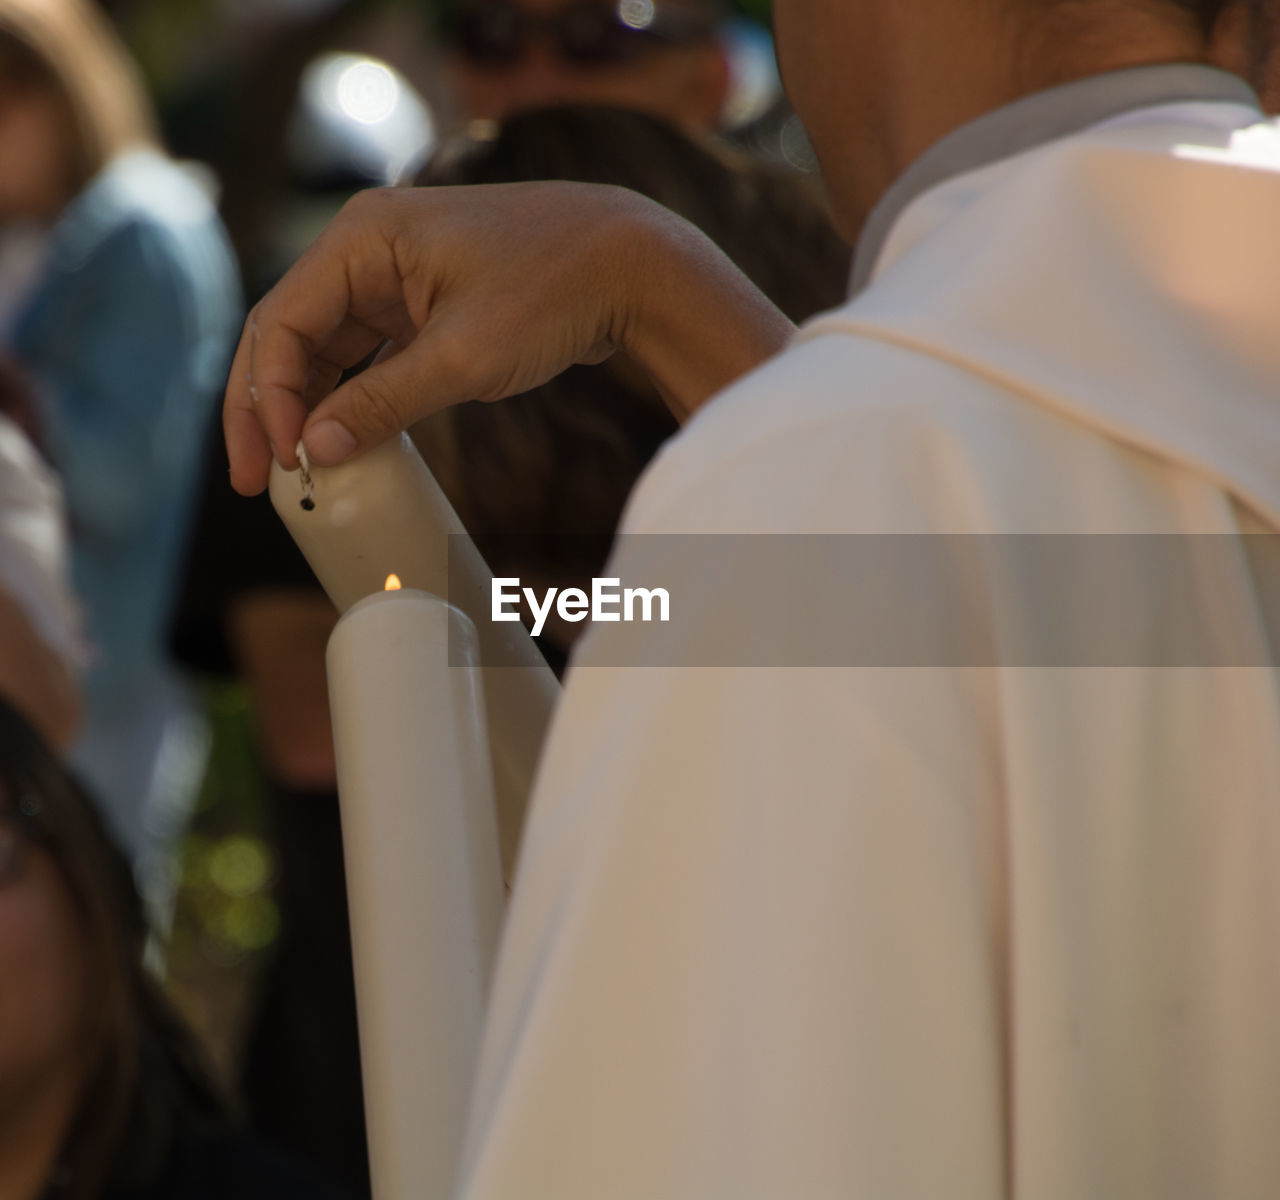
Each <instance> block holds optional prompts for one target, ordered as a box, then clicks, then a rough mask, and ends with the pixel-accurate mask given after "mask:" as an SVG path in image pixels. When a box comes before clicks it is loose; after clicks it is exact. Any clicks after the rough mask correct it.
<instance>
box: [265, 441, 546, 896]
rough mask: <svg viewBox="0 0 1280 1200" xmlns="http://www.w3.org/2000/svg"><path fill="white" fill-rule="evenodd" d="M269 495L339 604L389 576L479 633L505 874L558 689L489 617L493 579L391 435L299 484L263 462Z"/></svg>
mask: <svg viewBox="0 0 1280 1200" xmlns="http://www.w3.org/2000/svg"><path fill="white" fill-rule="evenodd" d="M270 491H271V501H272V503H273V504H274V506H275V509H276V512H277V513H279V515H280V518H281V520H282V521H284V523H285V525H286V526H287V527H288V529H289V532H290V533H291V534H292V535H293V538H294V541H296V542H297V543H298V546H299V548H300V549H301V550H302V553H303V554H304V556H305V557H306V559H307V562H308V563H310V565H311V569H312V570H313V571H314V572H315V573H316V578H317V579H318V580H319V581H320V584H321V586H322V587H323V588H324V589H325V591H326V592H327V593H328V595H329V598H330V599H331V600H332V601H333V603H334V606H335V607H336V608H337V609H338V611H339V612H346V610H347V609H348V608H350V607H351V606H352V605H353V604H355V603H356V602H357V601H358V600H360V599H362V598H363V597H365V596H369V595H373V594H375V593H377V592H380V591H381V590H382V585H383V581H384V580H385V579H386V577H387V576H388V575H389V574H391V573H392V572H394V573H395V574H397V575H398V576H399V577H400V579H401V580H402V582H403V584H404V586H405V587H406V588H418V589H421V590H422V591H424V592H429V593H431V594H433V595H437V596H447V597H448V598H449V599H450V600H451V601H452V602H453V603H454V604H456V605H457V606H458V607H459V608H460V609H461V610H462V611H463V612H465V613H466V614H467V615H468V616H470V617H471V619H472V621H473V622H474V623H475V625H476V627H477V628H478V630H479V631H480V649H481V659H482V663H483V674H484V694H485V704H486V708H487V710H488V718H489V730H490V738H491V744H490V754H491V758H492V761H493V775H494V790H495V797H496V803H497V808H498V826H499V836H500V844H501V849H502V861H503V867H504V872H505V876H506V878H507V880H508V881H510V879H511V877H512V874H513V872H514V867H515V858H516V850H517V848H518V845H519V840H520V830H521V827H522V825H523V822H524V812H525V807H526V805H527V803H528V796H529V791H530V788H531V786H532V781H533V774H534V770H535V768H536V766H537V762H538V756H539V754H540V753H541V750H542V742H543V739H544V738H545V736H546V731H547V726H548V725H549V723H550V720H551V711H552V709H553V708H554V706H555V701H556V698H557V697H558V695H559V691H560V689H559V685H558V684H557V682H556V678H555V675H554V674H553V673H552V672H551V670H550V669H549V668H548V667H547V665H546V662H545V661H544V660H543V658H542V656H541V654H540V653H539V652H538V649H537V647H536V646H535V645H534V644H533V642H532V641H531V640H530V639H529V636H528V634H527V633H526V632H525V630H524V627H523V626H522V625H519V624H504V623H495V622H493V621H492V620H490V603H491V597H490V584H491V581H492V578H493V576H492V574H491V572H490V571H489V569H488V567H487V566H485V563H484V560H483V559H482V558H481V557H480V554H479V552H478V551H477V550H476V548H475V546H474V544H473V543H472V542H471V540H470V538H468V537H467V536H466V531H465V530H464V529H463V527H462V522H461V521H460V520H459V519H458V515H457V513H455V512H454V510H453V506H452V505H451V504H450V503H449V501H448V498H447V497H446V496H445V494H444V492H443V491H442V490H441V488H440V485H439V484H438V483H437V482H436V479H435V476H433V475H432V474H431V472H430V471H429V470H428V469H427V466H426V464H425V463H424V462H423V461H422V456H421V455H420V454H419V453H418V451H417V449H416V448H415V447H414V445H413V443H412V442H411V441H410V440H409V438H408V436H407V435H405V434H402V435H401V436H400V437H398V438H393V439H392V440H391V441H389V442H385V443H383V444H382V445H381V446H378V447H376V448H375V449H373V450H370V451H368V452H367V453H365V454H362V455H361V456H360V457H359V458H356V459H353V460H352V461H351V462H348V463H343V464H341V465H340V466H337V467H315V468H312V470H311V471H310V486H307V485H306V484H305V483H304V480H303V476H302V473H301V471H286V470H285V469H284V468H283V467H281V466H280V464H279V463H275V464H273V466H272V469H271V484H270ZM451 542H452V549H453V554H452V561H451V556H450V545H451ZM451 566H452V567H453V577H452V578H450V567H451Z"/></svg>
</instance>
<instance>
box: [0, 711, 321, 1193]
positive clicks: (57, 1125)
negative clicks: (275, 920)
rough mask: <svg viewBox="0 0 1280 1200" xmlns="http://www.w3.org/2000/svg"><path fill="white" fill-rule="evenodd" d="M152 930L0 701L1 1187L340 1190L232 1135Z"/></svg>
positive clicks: (84, 816)
mask: <svg viewBox="0 0 1280 1200" xmlns="http://www.w3.org/2000/svg"><path fill="white" fill-rule="evenodd" d="M146 935H147V926H146V922H145V920H144V917H143V911H142V906H141V903H140V900H139V897H138V893H137V891H136V890H135V888H134V883H133V879H132V875H131V872H130V868H129V864H128V862H127V861H126V860H125V859H124V857H123V856H122V855H121V854H120V853H119V851H118V850H117V849H116V848H115V846H114V845H113V843H112V842H111V840H110V838H109V837H108V835H107V832H106V829H105V828H104V826H103V823H102V819H101V817H100V816H99V814H98V812H97V811H96V808H95V806H94V805H93V803H92V802H91V801H90V800H89V798H88V796H87V795H86V793H85V792H84V791H83V789H82V788H81V787H80V786H79V784H77V782H76V781H75V779H74V778H73V777H72V776H71V775H70V774H69V773H68V772H67V771H66V770H65V769H64V768H63V767H62V765H61V764H60V763H59V761H58V759H57V758H56V757H55V756H54V754H53V752H52V751H51V750H50V748H49V747H48V745H47V744H46V743H45V742H44V740H43V739H42V738H41V737H40V736H39V735H38V734H37V733H36V732H35V731H34V729H33V728H32V727H31V726H30V725H29V724H28V723H27V721H26V720H25V719H24V718H23V717H21V716H20V715H19V714H18V712H17V710H16V709H14V708H13V707H12V706H11V705H10V704H9V703H8V702H7V701H4V700H0V981H3V982H2V983H0V1196H3V1197H4V1198H5V1200H162V1198H164V1200H168V1198H170V1197H183V1198H184V1200H221V1198H227V1200H230V1198H231V1197H235V1198H236V1200H251V1198H252V1197H307V1200H312V1198H315V1200H324V1198H325V1197H332V1196H334V1195H335V1193H334V1192H333V1191H331V1190H330V1188H329V1187H327V1186H326V1185H325V1183H324V1182H323V1181H320V1180H317V1179H315V1178H314V1177H312V1176H310V1175H304V1174H302V1173H300V1172H299V1171H298V1170H297V1169H295V1168H294V1167H293V1166H292V1165H291V1164H290V1163H288V1162H287V1161H285V1160H282V1159H278V1158H277V1157H275V1156H274V1155H273V1154H271V1153H270V1152H268V1151H266V1150H265V1149H263V1148H261V1147H259V1146H257V1145H255V1144H254V1143H252V1142H250V1141H248V1140H246V1139H244V1138H241V1137H239V1136H238V1135H236V1134H234V1133H232V1132H231V1125H230V1121H229V1118H228V1110H227V1105H226V1102H225V1100H224V1099H223V1097H222V1095H221V1093H220V1092H219V1089H218V1088H217V1086H216V1085H215V1083H214V1082H213V1080H212V1077H211V1075H210V1073H209V1071H208V1069H207V1068H206V1066H205V1064H204V1062H203V1059H202V1056H201V1054H200V1052H199V1049H198V1047H197V1045H196V1043H195V1041H194V1039H193V1038H192V1036H191V1034H190V1032H189V1031H188V1029H187V1028H186V1027H185V1026H184V1025H183V1023H182V1021H181V1020H180V1019H179V1017H178V1015H177V1014H176V1012H175V1011H174V1010H173V1008H172V1007H171V1005H170V1004H169V1002H168V1000H167V999H166V998H165V996H164V995H163V993H162V992H161V990H160V988H159V986H158V985H157V983H156V982H155V980H154V979H152V977H151V976H150V975H149V974H148V972H147V971H146V969H145V968H144V967H143V964H142V955H143V944H144V942H145V940H146Z"/></svg>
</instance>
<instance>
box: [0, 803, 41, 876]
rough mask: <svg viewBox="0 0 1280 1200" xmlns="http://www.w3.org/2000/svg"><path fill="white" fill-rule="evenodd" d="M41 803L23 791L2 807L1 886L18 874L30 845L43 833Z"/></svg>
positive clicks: (0, 820) (0, 836)
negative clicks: (11, 803) (13, 802)
mask: <svg viewBox="0 0 1280 1200" xmlns="http://www.w3.org/2000/svg"><path fill="white" fill-rule="evenodd" d="M42 807H43V806H42V805H41V803H40V800H39V797H37V796H35V795H33V794H31V793H29V792H23V793H20V794H19V795H18V796H17V798H16V801H15V804H14V805H13V806H12V807H11V806H9V805H5V806H3V807H0V887H3V886H4V885H5V884H8V883H12V882H13V880H15V879H17V878H18V876H19V875H20V874H21V873H22V862H23V856H24V854H25V853H26V849H27V847H28V846H29V845H30V844H31V843H32V842H34V841H37V840H39V839H40V838H41V837H42V836H43V832H42V830H41V828H40V826H39V823H38V822H39V817H40V813H41V811H42Z"/></svg>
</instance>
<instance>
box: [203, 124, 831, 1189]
mask: <svg viewBox="0 0 1280 1200" xmlns="http://www.w3.org/2000/svg"><path fill="white" fill-rule="evenodd" d="M420 178H421V181H422V182H424V183H430V184H443V183H463V182H469V183H478V182H486V181H487V182H499V181H517V180H526V179H574V180H587V181H595V182H607V183H614V184H618V185H620V186H624V187H630V188H633V189H635V190H637V191H639V192H642V193H644V194H646V195H649V196H651V197H654V198H657V199H660V200H661V201H663V202H665V203H666V204H668V205H670V206H671V207H672V208H673V209H675V210H676V211H678V212H680V213H682V214H684V215H685V216H687V217H688V218H689V219H690V220H692V221H694V222H696V223H697V224H699V225H700V226H701V227H702V228H703V229H704V230H705V231H706V232H707V233H708V234H709V235H710V236H711V237H712V238H713V239H714V240H716V241H718V242H719V243H720V244H721V245H722V246H723V247H724V249H725V250H726V252H727V253H729V255H730V256H731V257H733V258H735V259H736V260H737V261H738V262H739V263H740V264H741V266H742V267H743V269H744V270H745V271H746V272H747V273H748V274H749V275H750V276H751V277H752V278H753V279H754V280H755V281H756V282H757V283H758V284H759V286H761V287H762V288H764V289H765V290H766V291H767V292H768V293H769V294H770V295H771V296H772V297H773V298H774V299H775V301H776V302H777V303H778V304H779V306H780V307H782V308H783V309H784V311H786V312H787V313H789V314H790V315H791V316H793V317H794V318H795V319H796V320H800V319H803V318H804V317H807V316H809V315H811V314H813V313H815V312H817V311H819V310H821V309H824V308H827V307H829V306H831V305H833V304H835V303H836V302H837V301H838V300H839V297H840V295H841V294H842V292H843V288H844V283H845V280H846V279H847V276H848V263H849V249H848V247H847V246H846V245H845V244H844V243H842V242H841V241H840V240H839V239H838V238H837V237H836V235H835V233H834V232H833V231H832V229H831V227H830V226H829V224H828V223H827V221H826V217H825V215H824V214H823V212H822V211H821V210H820V209H818V208H817V207H815V206H814V205H813V204H812V203H811V202H810V200H809V197H808V193H807V191H806V190H805V189H803V188H802V187H801V185H800V184H799V183H798V181H796V180H795V179H794V178H792V177H789V176H786V175H783V174H779V173H777V172H774V171H771V170H767V169H765V168H762V167H760V166H758V165H757V164H754V163H751V162H748V161H746V160H743V159H741V158H739V157H737V156H732V155H726V154H723V153H721V152H720V151H719V150H716V149H714V148H712V147H711V146H710V145H709V144H708V143H707V142H706V140H705V139H704V138H701V137H693V136H691V135H689V134H687V133H685V132H683V131H682V130H681V129H679V128H677V127H676V126H674V125H672V124H671V123H670V122H668V121H665V120H663V119H661V118H659V117H654V116H650V115H646V114H641V113H634V112H628V111H626V110H624V109H605V108H601V109H587V108H568V109H553V110H546V111H543V112H536V113H526V114H522V115H518V116H513V117H512V118H511V119H510V120H508V121H506V122H504V123H503V125H502V127H501V129H500V131H499V132H498V135H497V137H496V138H492V139H481V140H474V141H473V140H467V139H464V140H462V141H459V142H456V143H451V144H449V145H448V147H447V149H446V150H444V151H442V153H441V154H440V156H439V157H438V159H437V161H435V162H433V163H432V164H431V165H430V166H429V167H428V168H426V170H425V171H424V173H423V174H422V175H421V176H420ZM675 428H676V424H675V422H674V420H672V418H671V417H670V416H669V414H668V413H667V411H666V410H665V408H664V407H663V405H662V403H661V401H660V400H659V398H658V397H657V395H656V394H655V393H654V392H653V391H652V389H651V388H650V387H649V385H648V383H647V382H646V381H645V380H644V379H642V378H640V377H639V376H638V375H637V374H636V372H635V371H634V370H628V369H627V367H626V366H625V365H624V364H622V363H621V362H620V361H618V362H613V363H609V364H604V365H601V366H598V367H581V368H577V369H575V370H573V371H571V372H569V373H568V374H567V375H565V376H564V377H562V378H561V379H559V380H556V381H554V382H553V383H551V384H548V385H547V386H546V387H545V388H540V389H537V390H536V391H535V392H532V393H530V394H528V395H526V396H521V397H517V398H513V399H512V400H510V401H508V402H507V403H505V404H503V405H501V406H487V405H480V404H476V405H468V406H466V407H465V408H463V409H459V410H457V411H454V412H449V413H442V414H439V416H438V417H436V418H433V419H432V420H431V421H429V422H427V423H426V424H424V425H423V426H422V427H421V428H420V429H419V430H417V431H415V436H418V437H419V439H420V446H421V448H422V449H423V450H424V451H425V456H426V458H427V459H428V461H429V463H430V464H431V465H432V466H433V467H434V468H435V469H436V470H438V471H439V473H440V479H441V483H442V485H443V486H444V487H445V490H446V492H447V494H448V495H449V498H450V499H451V501H453V503H454V504H455V505H456V506H457V507H458V509H459V512H460V513H461V514H462V516H463V519H464V521H465V522H467V523H468V525H469V527H473V528H474V532H475V533H476V534H477V535H478V539H479V543H480V546H481V549H482V552H484V553H486V554H488V555H489V556H490V558H491V560H492V561H491V565H494V566H495V567H496V566H498V565H499V563H502V564H506V565H507V566H511V567H512V569H513V571H514V564H515V563H516V562H517V560H519V562H520V565H521V566H522V568H523V567H525V566H527V567H528V569H529V572H530V574H533V573H535V572H537V573H540V574H542V575H544V576H545V577H547V578H548V579H549V580H550V581H552V582H554V583H556V584H558V585H565V584H568V583H570V582H576V581H577V579H578V577H579V575H580V574H581V573H583V572H585V573H586V574H587V575H590V573H591V571H592V570H593V568H595V567H597V566H599V565H600V564H602V563H603V562H604V559H605V556H606V555H607V553H608V549H609V545H610V542H611V540H612V536H613V531H614V528H615V526H616V523H617V520H618V517H619V514H620V512H621V509H622V504H623V501H624V499H625V497H626V495H627V493H628V491H629V490H630V488H631V486H632V484H633V483H634V482H635V480H636V478H637V476H638V475H639V474H640V473H641V471H642V470H643V469H644V467H645V466H646V464H647V463H648V461H649V459H650V458H651V457H652V456H653V454H654V453H655V452H656V451H657V449H658V447H659V446H660V445H661V444H662V443H663V441H665V440H666V438H667V437H669V436H670V435H671V434H672V433H673V432H674V431H675ZM223 478H224V479H225V476H224V477H223ZM227 496H228V500H229V501H230V502H229V503H225V504H223V505H222V510H223V511H222V520H221V522H220V523H218V524H217V525H213V524H210V525H208V526H207V528H208V534H207V535H202V536H201V537H200V539H199V546H200V561H199V562H198V563H195V564H194V568H195V586H194V587H192V586H191V585H190V584H189V586H188V591H189V593H193V594H194V595H196V596H198V597H199V598H200V601H201V603H202V604H204V605H206V606H212V607H214V608H216V609H218V610H219V611H220V612H221V614H222V616H221V620H222V622H223V625H224V632H225V636H226V638H227V640H228V641H229V643H230V646H231V648H232V652H233V655H234V661H235V662H236V664H237V666H238V668H239V669H240V671H241V672H242V673H243V675H244V678H245V679H246V680H247V681H248V684H249V686H250V689H251V695H252V699H253V706H254V713H255V722H256V727H257V732H258V738H259V744H260V747H261V751H262V755H263V765H264V770H265V772H266V774H267V777H268V780H269V785H270V789H271V792H270V794H271V802H270V804H271V811H272V820H273V825H274V834H275V836H274V841H275V845H276V848H277V852H278V855H279V872H280V874H279V888H278V891H277V899H278V902H279V904H280V908H281V913H282V917H283V923H282V929H281V935H280V943H279V946H278V951H277V957H276V960H275V963H274V965H273V967H272V968H271V970H270V971H269V974H268V979H267V982H266V987H265V990H264V995H263V998H262V1005H261V1009H260V1014H259V1017H258V1021H257V1024H256V1026H255V1028H254V1031H253V1033H252V1035H251V1037H250V1040H249V1044H248V1049H247V1052H246V1055H245V1067H244V1070H245V1084H244V1092H245V1096H246V1100H247V1102H248V1104H249V1106H250V1110H251V1113H252V1114H253V1118H254V1121H255V1125H256V1127H257V1128H258V1129H260V1130H261V1131H262V1132H263V1133H264V1135H266V1136H269V1137H272V1138H273V1139H276V1140H278V1141H280V1142H281V1144H283V1145H288V1146H289V1147H290V1148H292V1149H294V1150H296V1151H297V1152H299V1153H305V1154H308V1155H310V1156H311V1157H313V1158H314V1160H315V1161H317V1162H323V1163H325V1164H326V1165H328V1166H330V1167H331V1168H332V1169H334V1170H335V1171H341V1172H342V1178H343V1179H344V1180H345V1181H347V1182H348V1183H349V1185H350V1186H353V1187H354V1186H357V1184H358V1181H359V1176H360V1173H361V1172H362V1171H363V1170H364V1169H365V1168H364V1161H363V1125H362V1115H361V1110H360V1091H359V1056H358V1048H357V1044H356V1032H355V995H354V990H353V985H352V976H351V967H350V943H349V934H348V930H347V923H346V922H347V918H346V909H345V903H344V893H343V886H342V883H343V880H342V840H341V827H340V822H339V815H338V800H337V793H336V779H335V773H334V771H335V768H334V759H333V742H332V735H331V731H330V725H329V712H328V691H327V685H326V679H325V668H324V650H325V645H326V642H327V640H328V637H329V634H330V633H331V632H332V629H333V626H334V623H335V622H336V620H337V614H336V613H335V611H334V609H333V606H332V605H331V604H330V603H329V601H328V599H327V597H326V596H325V595H324V593H323V592H322V591H321V590H320V588H319V586H318V584H317V583H316V582H315V579H314V577H313V576H312V575H311V572H310V570H309V568H308V567H307V566H306V564H305V562H303V561H302V560H301V559H300V557H299V556H298V555H297V554H296V553H292V554H291V553H290V552H289V551H290V549H291V547H290V546H289V545H288V542H289V539H288V535H287V533H286V532H285V531H284V528H283V526H282V525H281V524H280V522H279V521H278V519H277V518H276V517H275V514H274V513H273V512H270V511H261V510H262V508H264V507H265V505H257V504H248V503H243V502H240V503H237V502H236V501H235V499H234V498H232V497H231V496H230V491H229V489H227ZM255 521H256V524H255ZM527 555H532V556H533V557H534V559H535V560H536V561H527V560H526V559H525V557H524V556H527ZM504 569H505V568H504ZM561 632H562V633H563V631H561ZM568 641H569V639H568V637H567V636H561V637H559V639H558V640H557V639H556V638H549V639H545V640H544V643H543V648H544V651H545V652H546V654H547V656H548V658H549V659H550V660H551V661H552V663H553V665H555V666H557V667H561V666H563V663H564V659H565V654H566V651H567V647H568Z"/></svg>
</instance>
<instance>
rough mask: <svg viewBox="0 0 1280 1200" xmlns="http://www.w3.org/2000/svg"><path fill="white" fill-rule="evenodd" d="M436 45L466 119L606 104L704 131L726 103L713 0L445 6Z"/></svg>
mask: <svg viewBox="0 0 1280 1200" xmlns="http://www.w3.org/2000/svg"><path fill="white" fill-rule="evenodd" d="M440 11H441V21H440V25H439V31H440V39H441V42H442V45H443V49H444V53H445V65H446V70H447V72H448V77H449V81H450V84H451V90H452V91H453V92H454V94H455V95H456V96H457V98H458V101H459V103H460V105H461V108H462V111H463V113H464V115H465V116H466V117H468V118H470V119H472V120H480V121H500V120H502V119H504V118H506V117H509V116H511V115H512V114H513V113H517V112H520V111H522V110H524V109H529V108H541V107H545V106H548V105H554V104H612V105H617V106H619V107H623V108H633V109H637V110H639V111H641V112H650V113H654V114H656V115H658V116H662V117H666V118H667V119H668V120H671V121H675V122H677V123H679V124H682V125H686V126H691V127H694V128H701V129H704V130H710V129H714V128H716V126H717V125H718V124H719V123H720V119H721V115H722V113H723V111H724V105H725V100H726V98H727V97H728V94H729V85H730V73H729V63H728V58H727V55H726V52H725V47H724V45H723V44H722V43H721V42H720V40H719V39H718V38H717V36H716V31H717V26H718V25H719V23H720V20H721V18H722V16H723V15H724V14H723V11H722V7H721V5H720V4H719V3H718V0H450V2H449V3H446V4H445V5H443V6H442V7H441V10H440Z"/></svg>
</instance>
